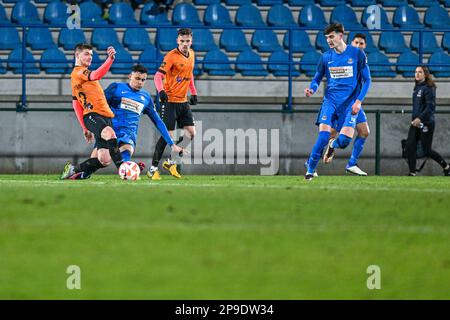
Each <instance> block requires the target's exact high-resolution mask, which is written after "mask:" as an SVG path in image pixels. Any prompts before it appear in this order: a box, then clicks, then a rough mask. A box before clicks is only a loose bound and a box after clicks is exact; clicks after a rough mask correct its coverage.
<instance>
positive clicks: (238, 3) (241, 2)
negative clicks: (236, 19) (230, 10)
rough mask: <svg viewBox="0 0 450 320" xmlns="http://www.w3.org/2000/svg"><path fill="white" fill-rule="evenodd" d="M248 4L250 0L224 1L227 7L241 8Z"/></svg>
mask: <svg viewBox="0 0 450 320" xmlns="http://www.w3.org/2000/svg"><path fill="white" fill-rule="evenodd" d="M250 3H252V0H225V4H226V5H227V6H242V5H244V4H250Z"/></svg>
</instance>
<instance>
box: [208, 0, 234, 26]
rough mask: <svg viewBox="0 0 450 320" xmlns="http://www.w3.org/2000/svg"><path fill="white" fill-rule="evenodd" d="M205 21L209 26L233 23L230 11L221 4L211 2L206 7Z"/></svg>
mask: <svg viewBox="0 0 450 320" xmlns="http://www.w3.org/2000/svg"><path fill="white" fill-rule="evenodd" d="M203 22H204V23H205V25H207V26H229V25H232V24H233V22H231V18H230V12H229V11H228V9H227V8H225V7H224V6H223V5H221V4H211V5H209V6H208V8H206V10H205V14H204V15H203Z"/></svg>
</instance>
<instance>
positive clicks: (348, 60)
mask: <svg viewBox="0 0 450 320" xmlns="http://www.w3.org/2000/svg"><path fill="white" fill-rule="evenodd" d="M324 33H325V37H326V38H327V42H328V45H329V46H330V49H331V50H328V51H327V52H325V53H324V54H322V57H321V58H320V61H319V64H318V66H317V72H316V74H315V76H314V79H313V81H312V82H311V85H310V87H309V88H307V89H305V95H306V97H310V96H312V95H313V94H314V93H315V92H316V91H317V88H318V87H319V84H320V81H321V80H322V78H323V76H326V78H327V83H328V84H327V89H326V91H325V96H324V99H323V102H322V107H321V109H320V113H319V117H318V122H319V135H318V138H317V141H316V143H315V145H314V147H313V149H312V151H311V154H310V157H309V159H308V162H307V170H306V174H305V179H306V180H311V179H312V178H313V177H314V172H315V170H316V167H317V164H318V162H319V160H320V158H321V154H322V151H323V149H324V147H325V146H326V145H327V144H328V147H327V150H326V151H325V155H324V161H325V162H329V161H331V159H332V158H333V156H334V150H335V149H336V148H342V149H344V148H346V147H347V146H348V145H349V144H350V142H351V141H352V138H353V135H354V133H355V126H356V119H357V117H358V114H359V111H360V110H361V102H362V101H363V99H364V97H365V96H366V94H367V91H368V90H369V87H370V83H371V78H370V72H369V70H368V68H366V66H367V59H366V55H365V54H364V52H363V51H362V50H361V49H358V48H355V47H353V46H347V45H346V44H345V42H344V40H343V37H344V26H343V25H342V24H340V23H334V24H331V25H329V26H327V27H326V28H325V31H324ZM360 81H363V85H362V87H361V88H359V86H358V83H359V82H360ZM335 121H336V122H335ZM335 123H336V128H337V130H338V131H339V137H338V138H337V139H331V140H330V141H329V138H330V132H331V130H332V127H333V125H334V124H335Z"/></svg>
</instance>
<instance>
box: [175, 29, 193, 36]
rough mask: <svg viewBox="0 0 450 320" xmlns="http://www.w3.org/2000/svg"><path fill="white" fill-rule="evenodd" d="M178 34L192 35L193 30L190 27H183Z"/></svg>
mask: <svg viewBox="0 0 450 320" xmlns="http://www.w3.org/2000/svg"><path fill="white" fill-rule="evenodd" d="M178 36H192V30H191V29H189V28H181V29H179V30H178Z"/></svg>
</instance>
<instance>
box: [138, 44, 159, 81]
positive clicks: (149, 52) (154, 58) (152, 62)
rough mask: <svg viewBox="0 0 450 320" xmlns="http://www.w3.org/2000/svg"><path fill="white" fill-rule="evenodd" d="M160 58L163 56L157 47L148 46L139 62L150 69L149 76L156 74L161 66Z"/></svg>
mask: <svg viewBox="0 0 450 320" xmlns="http://www.w3.org/2000/svg"><path fill="white" fill-rule="evenodd" d="M160 58H161V54H160V53H158V51H157V50H156V48H155V46H154V45H152V44H148V45H147V46H146V47H145V48H144V51H142V53H141V55H140V56H139V61H140V62H141V63H142V64H143V65H144V66H145V67H146V68H147V69H148V72H149V74H154V73H155V72H156V71H157V70H158V67H159V65H160V64H161V61H160V60H161V59H160ZM146 60H147V61H146Z"/></svg>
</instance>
